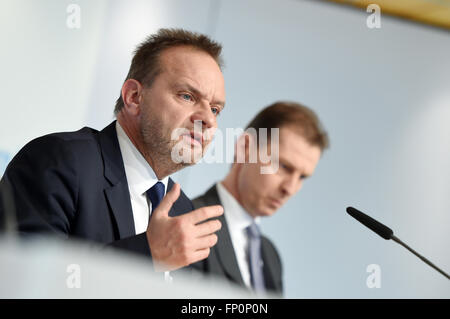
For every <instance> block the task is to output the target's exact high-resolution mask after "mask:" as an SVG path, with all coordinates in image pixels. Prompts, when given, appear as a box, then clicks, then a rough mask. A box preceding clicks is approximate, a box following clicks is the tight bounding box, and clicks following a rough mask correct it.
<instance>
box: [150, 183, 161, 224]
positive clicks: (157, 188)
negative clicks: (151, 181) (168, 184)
mask: <svg viewBox="0 0 450 319" xmlns="http://www.w3.org/2000/svg"><path fill="white" fill-rule="evenodd" d="M164 190H165V187H164V184H163V183H161V182H157V183H156V184H155V185H153V186H152V187H151V188H150V189H149V190H148V191H147V196H148V198H149V199H150V202H151V203H152V212H154V211H155V209H156V207H158V205H159V203H160V202H161V200H162V199H163V197H164ZM151 216H152V215H150V217H151Z"/></svg>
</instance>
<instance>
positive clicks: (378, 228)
mask: <svg viewBox="0 0 450 319" xmlns="http://www.w3.org/2000/svg"><path fill="white" fill-rule="evenodd" d="M347 213H348V214H349V215H350V216H352V217H353V218H355V219H356V220H357V221H359V222H360V223H361V224H363V225H364V226H366V227H368V228H370V229H371V230H373V231H374V232H375V233H377V234H378V235H380V236H381V237H383V238H384V239H386V240H389V239H392V240H393V241H395V242H396V243H398V244H400V245H402V246H403V247H405V248H406V249H408V250H409V251H410V252H412V253H413V254H414V255H416V256H417V257H419V258H420V259H421V260H422V261H423V262H425V263H426V264H427V265H429V266H431V267H432V268H434V269H435V270H437V271H438V272H440V273H441V274H442V275H444V276H445V277H447V279H450V276H449V275H448V274H446V273H445V272H444V271H443V270H441V269H439V268H438V267H437V266H436V265H434V264H433V263H432V262H431V261H429V260H428V259H426V258H425V257H423V256H422V255H420V254H419V253H417V252H416V251H415V250H413V249H412V248H411V247H409V246H408V245H406V244H405V243H404V242H402V241H401V240H400V239H398V238H397V237H396V236H394V232H393V231H392V229H390V228H389V227H387V226H385V225H383V224H382V223H380V222H378V221H376V220H375V219H373V218H372V217H370V216H367V215H366V214H364V213H363V212H361V211H359V210H357V209H356V208H353V207H347Z"/></svg>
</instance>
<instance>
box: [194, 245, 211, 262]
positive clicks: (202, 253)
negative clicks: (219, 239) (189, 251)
mask: <svg viewBox="0 0 450 319" xmlns="http://www.w3.org/2000/svg"><path fill="white" fill-rule="evenodd" d="M209 253H210V249H209V248H205V249H200V250H197V251H196V252H195V253H194V254H193V261H192V263H196V262H197V261H200V260H203V259H205V258H208V256H209Z"/></svg>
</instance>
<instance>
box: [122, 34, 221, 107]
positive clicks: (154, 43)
mask: <svg viewBox="0 0 450 319" xmlns="http://www.w3.org/2000/svg"><path fill="white" fill-rule="evenodd" d="M184 45H185V46H191V47H193V48H195V49H198V50H201V51H204V52H206V53H208V54H209V55H210V56H211V57H212V58H214V60H215V61H216V62H217V64H218V65H219V67H220V68H222V66H223V61H222V57H221V55H220V54H221V52H222V46H221V45H220V44H219V43H217V42H215V41H213V40H211V39H210V38H209V37H208V36H206V35H203V34H199V33H195V32H190V31H186V30H184V29H159V30H158V32H157V33H155V34H152V35H150V36H149V37H147V39H146V40H145V41H144V42H142V43H141V44H139V45H138V46H137V48H136V50H135V51H134V56H133V60H132V61H131V66H130V70H129V71H128V75H127V77H126V79H125V81H126V80H128V79H135V80H137V81H139V82H141V83H142V84H143V85H146V86H151V85H152V83H153V80H154V79H155V78H156V76H157V75H158V74H159V73H160V72H161V68H160V65H159V59H158V58H159V56H160V55H161V52H162V51H164V50H166V49H169V48H172V47H176V46H184ZM123 106H124V104H123V99H122V94H120V97H119V98H118V99H117V101H116V106H115V108H114V114H116V115H117V113H119V112H120V110H121V109H122V108H123Z"/></svg>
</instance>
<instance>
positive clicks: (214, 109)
mask: <svg viewBox="0 0 450 319" xmlns="http://www.w3.org/2000/svg"><path fill="white" fill-rule="evenodd" d="M211 112H212V113H213V114H214V115H215V116H217V115H219V114H220V108H219V107H217V106H214V107H212V108H211Z"/></svg>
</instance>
